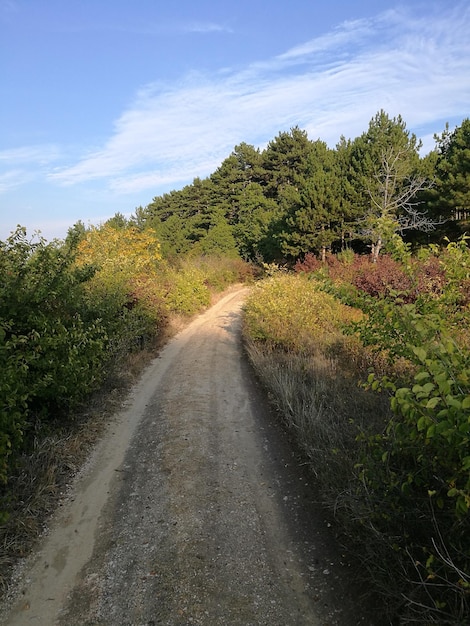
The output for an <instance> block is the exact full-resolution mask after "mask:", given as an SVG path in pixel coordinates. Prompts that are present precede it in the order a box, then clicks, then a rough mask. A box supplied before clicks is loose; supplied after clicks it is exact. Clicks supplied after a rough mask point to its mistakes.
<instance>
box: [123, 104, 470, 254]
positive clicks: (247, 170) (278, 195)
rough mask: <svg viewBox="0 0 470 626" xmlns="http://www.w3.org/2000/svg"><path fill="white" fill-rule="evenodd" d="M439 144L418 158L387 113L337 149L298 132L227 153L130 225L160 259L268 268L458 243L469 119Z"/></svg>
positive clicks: (464, 212)
mask: <svg viewBox="0 0 470 626" xmlns="http://www.w3.org/2000/svg"><path fill="white" fill-rule="evenodd" d="M435 141H436V146H435V148H434V150H433V151H432V152H430V153H429V154H427V155H425V156H421V155H420V149H421V147H422V144H421V141H420V140H419V139H418V138H417V137H416V136H415V135H414V134H413V133H410V132H409V131H408V130H407V127H406V124H405V122H404V120H403V119H402V118H401V116H397V117H394V118H391V117H390V116H389V115H388V114H387V113H386V112H385V111H383V110H381V111H379V112H378V113H377V114H376V115H375V116H374V117H373V118H372V119H371V121H370V123H369V126H368V129H367V130H366V131H365V132H363V133H362V134H361V135H360V136H359V137H356V138H355V139H353V140H350V139H348V140H347V139H345V138H344V137H341V139H340V141H339V143H338V144H337V145H336V147H335V148H334V149H333V148H329V147H328V146H327V145H326V143H325V142H323V141H322V140H320V139H317V140H313V141H312V140H311V139H309V137H308V135H307V132H306V131H304V130H301V129H300V128H299V127H298V126H295V127H293V128H291V129H290V131H288V132H280V133H279V134H278V135H277V136H276V137H275V138H274V139H273V140H272V141H270V142H269V143H268V144H267V146H266V148H265V149H263V150H260V149H258V148H255V147H254V146H252V145H249V144H247V143H241V144H240V145H237V146H235V148H234V150H233V152H232V153H231V154H230V155H229V156H228V157H227V158H226V159H225V160H224V161H223V162H222V163H221V165H220V166H219V167H218V168H217V169H216V171H215V172H213V173H212V174H211V175H210V176H208V177H207V178H205V179H200V178H196V179H194V181H193V182H192V183H191V184H189V185H187V186H185V187H184V188H182V189H180V190H177V191H176V190H175V191H171V192H169V193H165V194H163V195H161V196H158V197H155V198H154V199H153V200H152V202H151V203H150V204H148V205H147V206H146V207H139V208H137V209H136V211H135V214H134V215H133V216H132V217H131V219H130V225H132V226H134V227H137V228H138V229H139V230H145V229H147V228H151V229H152V230H154V231H155V232H156V234H157V237H158V240H159V241H160V243H161V250H162V253H163V255H164V256H174V255H177V254H188V253H191V254H195V255H200V254H210V253H217V254H229V255H239V256H241V257H242V258H244V259H247V260H258V261H264V262H293V261H295V260H297V259H298V258H302V257H303V256H305V255H306V254H307V253H313V254H315V255H318V256H324V255H325V254H326V253H327V252H339V251H341V250H344V249H352V250H354V251H355V252H362V253H370V254H371V255H372V257H373V258H374V259H376V258H377V257H378V255H379V253H380V252H381V251H382V250H384V251H386V250H387V249H390V247H391V246H394V245H395V241H396V238H397V237H401V238H402V239H404V240H405V241H407V242H409V243H410V244H415V245H419V244H420V243H440V242H442V241H443V240H444V238H445V237H450V238H453V239H455V238H456V237H458V236H459V235H461V234H462V232H463V231H464V230H465V227H466V225H467V223H468V222H467V220H468V217H469V215H470V184H469V183H470V119H465V120H464V121H463V122H462V124H461V125H460V126H458V127H457V128H455V129H454V130H453V131H451V130H450V129H449V126H448V125H447V127H446V129H445V130H444V132H443V133H442V135H436V136H435Z"/></svg>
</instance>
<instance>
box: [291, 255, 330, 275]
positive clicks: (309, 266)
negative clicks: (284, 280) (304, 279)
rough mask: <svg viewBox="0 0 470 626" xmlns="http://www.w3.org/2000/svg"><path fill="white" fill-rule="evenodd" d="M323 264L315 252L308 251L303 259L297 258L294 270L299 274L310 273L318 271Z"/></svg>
mask: <svg viewBox="0 0 470 626" xmlns="http://www.w3.org/2000/svg"><path fill="white" fill-rule="evenodd" d="M323 266H324V264H323V263H322V262H321V261H320V259H319V258H318V257H316V256H315V255H314V254H313V252H307V254H306V255H305V256H304V258H303V260H302V261H301V260H300V259H298V260H297V262H296V264H295V265H294V271H295V272H297V274H300V273H301V272H304V273H305V274H310V273H312V272H316V271H317V270H319V269H320V268H322V267H323Z"/></svg>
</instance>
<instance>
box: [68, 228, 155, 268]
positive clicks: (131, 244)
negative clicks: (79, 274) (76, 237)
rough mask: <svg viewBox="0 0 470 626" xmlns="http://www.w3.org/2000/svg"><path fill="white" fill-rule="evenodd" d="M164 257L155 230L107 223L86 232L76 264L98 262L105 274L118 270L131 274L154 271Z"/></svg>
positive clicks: (79, 247)
mask: <svg viewBox="0 0 470 626" xmlns="http://www.w3.org/2000/svg"><path fill="white" fill-rule="evenodd" d="M161 258H162V255H161V252H160V244H159V242H158V240H157V238H156V234H155V232H154V231H152V230H150V229H149V230H145V231H144V232H141V231H139V230H137V229H136V228H133V227H129V228H126V229H122V230H118V229H116V228H113V227H112V226H109V225H105V226H102V227H100V228H96V227H92V228H91V229H90V230H89V231H88V232H87V234H86V238H85V239H84V240H83V241H81V242H80V244H79V245H78V254H77V265H79V266H83V265H95V266H97V267H98V269H99V271H100V272H102V273H103V274H114V273H116V272H119V273H121V275H122V274H124V275H125V276H126V277H130V276H136V275H139V274H146V273H148V272H153V271H155V270H156V263H157V261H160V260H161Z"/></svg>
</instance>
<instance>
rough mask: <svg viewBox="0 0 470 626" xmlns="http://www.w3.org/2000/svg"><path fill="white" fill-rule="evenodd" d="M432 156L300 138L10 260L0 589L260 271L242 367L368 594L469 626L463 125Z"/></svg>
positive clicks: (296, 132)
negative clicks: (103, 454)
mask: <svg viewBox="0 0 470 626" xmlns="http://www.w3.org/2000/svg"><path fill="white" fill-rule="evenodd" d="M435 139H436V147H435V149H434V150H433V151H431V152H430V153H429V154H428V155H425V156H422V155H421V154H420V149H421V142H420V141H419V140H418V138H417V137H416V136H415V135H414V134H411V133H410V132H409V131H408V130H407V128H406V124H405V122H404V120H403V119H402V118H401V117H400V116H398V117H395V118H390V117H389V116H388V115H387V114H386V113H385V112H384V111H379V112H378V113H377V114H376V115H375V116H374V118H373V119H371V121H370V123H369V126H368V128H367V130H366V131H365V132H363V133H362V134H361V135H360V136H358V137H356V138H355V139H348V140H346V139H345V138H344V137H342V138H341V139H340V141H339V142H338V145H337V146H336V147H335V148H330V147H328V146H327V145H326V144H325V143H324V142H323V141H321V140H320V139H318V140H315V141H312V140H310V139H309V138H308V136H307V133H306V132H305V131H302V130H301V129H299V128H298V127H294V128H292V129H291V130H290V131H289V132H286V131H283V132H280V133H279V135H278V136H277V137H275V138H274V139H273V140H272V141H270V142H269V143H268V144H267V146H266V147H265V148H264V149H263V150H259V149H256V148H255V147H253V146H250V145H248V144H246V143H242V144H240V145H238V146H236V147H235V148H234V150H233V152H232V153H231V154H230V155H229V156H228V157H227V158H226V159H225V160H224V161H223V162H222V163H221V165H220V166H219V167H218V168H217V169H216V171H215V172H213V173H212V174H211V175H210V176H209V177H207V178H205V179H199V178H196V179H194V181H193V183H192V184H190V185H186V186H185V187H183V188H182V189H180V190H176V191H171V192H169V193H166V194H163V195H162V196H158V197H155V198H154V199H153V200H152V201H151V202H150V203H149V204H148V205H147V206H146V207H138V208H137V209H136V210H135V212H134V214H133V215H131V217H130V218H126V217H124V216H123V215H122V214H120V213H117V214H116V215H115V216H114V217H112V218H111V219H109V220H107V221H106V222H105V223H104V224H101V225H98V226H85V225H84V224H83V223H82V222H77V223H76V224H75V225H73V226H72V227H71V228H70V229H69V231H68V234H67V237H66V238H65V239H64V240H63V241H59V240H56V241H53V242H50V243H48V242H46V241H45V240H43V239H41V237H40V236H37V237H33V238H31V237H28V235H27V233H26V232H25V230H24V229H23V228H21V227H19V228H18V230H17V231H16V232H14V233H12V234H11V236H10V237H9V238H8V239H7V240H6V241H3V242H0V371H1V372H2V375H1V377H0V545H1V546H2V548H1V552H0V586H1V585H6V582H7V574H8V569H9V568H10V566H11V564H12V563H13V562H14V561H15V560H16V559H17V557H18V556H21V555H22V554H26V553H27V551H28V546H29V545H30V544H31V541H32V540H33V538H34V537H36V536H37V534H38V532H39V531H40V530H41V527H42V523H43V520H44V519H45V516H46V515H47V513H48V512H49V511H50V510H52V509H53V507H54V503H56V502H57V498H58V497H59V495H60V492H61V490H63V488H64V485H65V484H66V482H67V480H68V478H67V477H70V475H71V474H72V473H73V472H74V471H75V470H76V469H77V468H78V467H79V466H80V463H81V462H82V460H83V459H84V458H85V456H86V453H87V450H88V448H89V446H90V445H91V442H92V441H93V440H94V439H96V437H97V436H98V433H99V432H100V429H101V428H102V426H103V424H104V423H105V422H106V419H107V418H106V416H107V414H108V413H109V412H112V411H113V409H114V408H115V407H116V406H118V405H119V401H120V398H122V394H121V391H120V390H122V389H125V388H126V386H127V385H128V384H129V383H130V381H131V380H132V375H133V374H135V375H137V374H138V372H139V371H140V370H141V368H142V366H143V365H144V364H145V363H146V362H147V361H148V360H149V359H150V358H151V357H152V355H155V352H156V350H157V349H158V346H159V345H161V344H162V342H163V341H164V340H165V338H166V337H168V336H169V334H171V332H172V329H173V328H174V327H175V324H178V322H179V321H180V322H181V323H184V320H187V319H189V318H190V317H191V316H193V315H195V314H197V313H198V312H200V311H202V310H203V309H204V308H205V307H207V306H208V305H209V304H210V302H211V299H212V298H213V297H214V294H217V293H220V292H221V291H222V290H224V289H225V288H227V287H228V286H229V285H231V284H233V283H238V282H243V281H247V280H248V281H251V280H252V279H253V278H254V276H255V274H256V275H258V274H259V273H260V272H263V273H264V275H265V276H267V278H266V279H265V280H263V281H261V282H260V283H259V284H258V285H257V286H256V287H255V288H254V290H253V295H252V296H251V297H250V298H249V300H248V303H247V306H246V318H245V327H244V328H245V330H244V332H245V341H246V346H247V351H248V354H249V356H250V358H251V360H252V362H253V364H254V366H255V368H256V370H257V372H258V375H259V376H260V378H261V379H262V380H263V381H264V383H265V384H266V386H267V388H268V389H269V390H270V394H271V397H272V399H273V401H274V402H275V403H276V405H277V406H278V408H279V410H280V412H281V414H282V415H283V416H284V418H285V420H286V422H287V423H288V425H289V426H290V427H291V428H292V430H293V431H294V432H295V433H296V435H297V437H298V440H299V443H300V444H301V446H302V447H303V450H304V453H305V455H306V459H307V462H308V464H309V466H310V468H311V470H312V472H313V473H314V474H315V476H316V477H317V481H318V484H319V486H320V488H321V492H322V497H323V501H324V503H325V505H326V506H328V507H329V508H330V509H331V510H332V511H333V513H334V515H335V518H336V519H337V521H338V524H339V527H340V528H341V533H342V537H343V539H344V541H345V543H346V544H348V546H349V547H354V546H355V547H356V548H357V549H356V555H357V558H358V559H359V561H360V563H361V564H362V569H363V571H364V573H365V575H366V578H367V581H368V586H369V588H370V589H371V590H373V592H374V593H377V594H378V595H379V596H381V598H382V599H383V603H382V605H383V606H388V607H389V610H390V620H391V622H392V623H393V622H394V621H395V622H396V623H399V624H450V625H452V626H458V625H459V626H461V625H463V624H466V623H468V616H469V615H470V610H469V604H470V573H469V572H470V568H469V565H470V552H469V551H470V543H469V538H470V524H469V519H470V513H469V507H470V482H469V481H470V478H469V477H470V390H469V386H470V356H469V354H470V352H469V348H470V345H469V343H470V340H469V338H468V327H469V321H470V320H469V316H470V252H469V246H468V243H469V239H468V236H467V235H466V234H465V233H467V232H468V230H469V218H470V119H465V120H463V122H462V124H461V125H460V126H458V127H456V128H455V129H454V130H450V129H449V127H448V126H447V127H446V128H445V130H444V131H443V132H442V134H441V135H438V136H436V137H435ZM254 268H257V270H255V269H254ZM104 399H105V400H106V401H104Z"/></svg>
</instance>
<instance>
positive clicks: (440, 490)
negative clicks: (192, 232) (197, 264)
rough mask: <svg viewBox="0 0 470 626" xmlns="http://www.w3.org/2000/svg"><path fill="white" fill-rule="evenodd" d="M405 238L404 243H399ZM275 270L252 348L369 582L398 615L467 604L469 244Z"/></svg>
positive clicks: (264, 287) (261, 287) (405, 619)
mask: <svg viewBox="0 0 470 626" xmlns="http://www.w3.org/2000/svg"><path fill="white" fill-rule="evenodd" d="M405 250H406V249H405ZM295 269H296V273H286V272H283V271H280V272H279V273H278V274H276V273H275V272H274V274H273V276H271V277H269V278H267V279H266V280H264V281H263V282H261V283H259V284H258V285H257V286H256V287H255V288H254V290H253V292H252V295H251V296H250V298H249V300H248V302H247V304H246V315H245V329H244V333H245V341H246V346H247V351H248V354H249V356H250V359H251V361H252V363H253V364H254V367H255V369H256V371H257V372H258V375H259V377H260V378H261V380H262V381H263V383H264V384H265V385H266V387H267V389H268V390H269V392H270V395H271V398H272V400H273V402H274V403H275V405H276V407H277V408H278V409H279V411H280V413H281V414H282V415H283V416H284V419H285V420H286V423H287V425H288V426H289V427H290V428H291V429H292V431H293V432H294V433H295V435H296V437H297V439H298V442H299V444H300V446H301V447H302V449H303V451H304V454H305V457H306V459H307V462H308V465H309V467H310V469H311V471H312V472H313V474H314V475H315V476H316V480H317V484H318V486H319V489H320V491H321V494H322V498H323V502H324V504H325V505H326V506H327V507H329V509H330V510H331V511H332V512H333V513H334V516H335V518H336V520H337V521H338V524H339V528H340V532H341V536H342V540H343V541H344V542H345V545H346V546H347V547H348V549H349V550H351V549H352V550H353V551H354V555H355V558H356V560H357V561H358V563H359V564H360V567H359V571H362V572H363V573H364V582H365V583H367V586H368V588H369V590H370V591H371V592H372V593H375V594H377V596H380V598H381V600H382V602H381V606H382V607H384V606H385V607H388V609H389V611H390V615H389V618H390V621H391V622H392V623H395V621H396V622H397V623H401V624H454V625H457V624H464V623H466V622H467V620H468V616H469V615H470V613H469V611H470V532H469V531H470V525H469V508H470V352H469V340H468V334H467V329H468V327H469V322H470V309H469V302H470V299H469V295H470V293H469V292H468V285H469V277H470V251H469V249H468V247H467V245H466V239H462V240H460V241H459V242H456V243H450V244H448V246H447V248H445V249H444V250H442V251H440V250H438V249H437V248H436V247H431V248H428V249H426V250H425V249H422V250H421V251H420V254H419V255H418V256H416V257H412V255H411V254H409V253H405V254H404V255H402V259H401V260H400V261H398V260H395V259H394V258H393V257H391V256H383V257H381V258H380V260H379V261H378V262H377V263H373V262H372V261H371V259H365V258H363V257H358V256H355V255H351V254H347V255H342V256H341V255H340V257H339V258H338V257H337V256H336V257H333V256H332V257H330V258H327V260H326V261H325V262H324V263H323V262H321V261H319V260H317V259H315V258H314V257H313V256H312V255H310V256H308V257H307V258H306V259H305V260H304V261H303V262H298V263H297V265H296V267H295Z"/></svg>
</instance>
